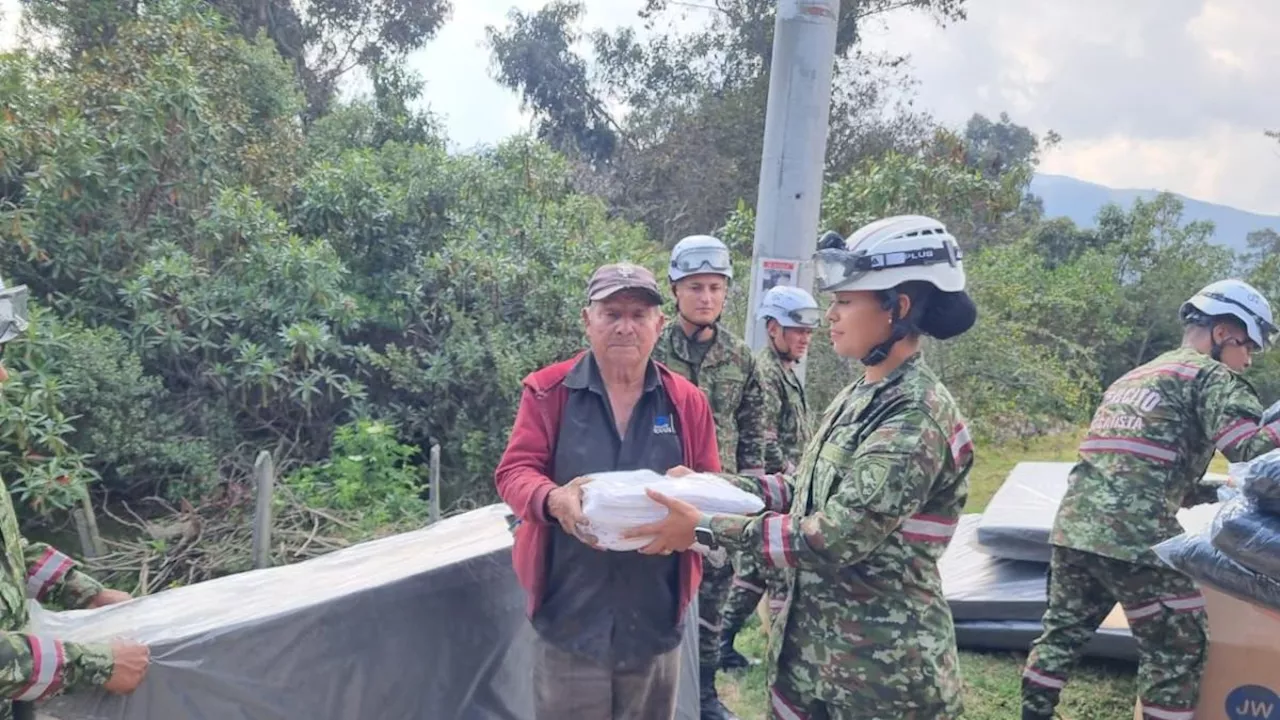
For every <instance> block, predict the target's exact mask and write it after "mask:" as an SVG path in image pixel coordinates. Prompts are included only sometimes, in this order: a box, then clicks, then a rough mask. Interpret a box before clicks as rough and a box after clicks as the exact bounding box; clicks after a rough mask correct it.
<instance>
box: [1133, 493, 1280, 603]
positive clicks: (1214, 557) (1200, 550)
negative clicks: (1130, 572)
mask: <svg viewBox="0 0 1280 720" xmlns="http://www.w3.org/2000/svg"><path fill="white" fill-rule="evenodd" d="M1222 507H1225V506H1220V505H1205V506H1201V507H1200V508H1196V509H1195V510H1196V512H1193V513H1189V514H1187V515H1180V517H1179V519H1180V520H1182V521H1183V527H1184V528H1185V530H1186V532H1184V533H1182V534H1181V535H1177V536H1175V537H1172V538H1170V539H1168V540H1165V541H1164V542H1162V543H1160V544H1159V545H1156V546H1155V552H1156V555H1158V556H1159V557H1160V559H1161V560H1163V561H1164V562H1165V563H1166V564H1168V565H1169V566H1170V567H1172V568H1174V569H1176V570H1179V571H1181V572H1183V573H1185V574H1186V575H1188V576H1189V577H1190V578H1191V579H1192V580H1195V581H1196V582H1199V583H1202V584H1204V585H1208V586H1210V587H1213V588H1216V589H1217V590H1220V591H1221V592H1224V593H1226V594H1228V595H1231V596H1233V597H1235V598H1237V599H1239V600H1243V601H1245V602H1248V603H1253V604H1255V605H1262V606H1264V607H1268V608H1271V609H1273V610H1280V582H1278V581H1276V580H1274V579H1272V578H1269V577H1267V576H1265V575H1262V574H1260V573H1256V572H1254V571H1252V570H1250V569H1249V568H1247V567H1245V566H1244V565H1241V564H1240V563H1238V562H1236V561H1235V560H1232V559H1231V558H1229V557H1227V556H1226V555H1225V554H1223V553H1222V551H1220V550H1218V549H1217V548H1215V547H1214V546H1213V542H1212V541H1211V540H1210V537H1209V536H1210V533H1211V531H1212V529H1211V528H1212V525H1213V522H1214V518H1215V516H1216V514H1217V511H1219V510H1220V509H1221V508H1222Z"/></svg>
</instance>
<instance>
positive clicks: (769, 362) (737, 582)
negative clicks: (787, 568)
mask: <svg viewBox="0 0 1280 720" xmlns="http://www.w3.org/2000/svg"><path fill="white" fill-rule="evenodd" d="M756 369H757V370H758V371H759V373H760V387H761V389H762V390H763V393H764V425H765V428H766V429H765V440H766V442H767V443H768V445H767V446H766V448H765V462H764V469H765V472H768V473H787V474H791V473H794V472H795V470H796V467H797V466H798V465H799V464H800V455H801V454H802V453H803V452H804V448H805V446H806V445H808V444H809V437H810V436H811V435H812V434H813V433H812V431H811V429H810V427H809V404H808V401H807V400H806V399H805V395H804V385H803V384H801V382H800V378H799V377H797V376H796V374H795V371H794V370H792V369H791V368H789V367H787V366H785V365H783V364H782V358H781V357H779V356H778V353H777V351H776V350H774V349H773V348H772V347H765V348H762V349H761V350H760V351H759V352H757V353H756ZM775 428H776V430H775ZM736 560H737V569H738V572H737V575H736V576H734V578H733V584H732V586H731V587H730V588H729V598H728V600H726V601H725V606H724V622H723V624H724V627H725V634H724V636H723V637H724V638H725V641H726V642H728V643H732V641H733V636H734V635H736V634H737V631H738V630H739V629H741V627H742V625H743V624H744V623H745V622H746V620H747V618H748V617H750V616H751V613H752V611H753V610H755V608H756V606H757V605H759V604H760V598H761V597H762V596H763V595H764V594H765V593H766V591H767V592H768V594H769V613H770V617H775V616H776V615H777V613H778V611H779V610H781V609H782V605H783V603H785V602H786V600H787V589H786V585H785V579H786V576H785V574H784V573H783V572H782V570H781V569H780V568H770V567H766V566H763V565H761V564H760V563H759V562H757V561H756V560H755V557H754V555H753V554H752V553H749V552H748V553H740V554H739V555H738V557H737V558H736ZM721 652H722V653H723V648H722V650H721Z"/></svg>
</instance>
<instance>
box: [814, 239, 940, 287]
mask: <svg viewBox="0 0 1280 720" xmlns="http://www.w3.org/2000/svg"><path fill="white" fill-rule="evenodd" d="M963 257H964V253H963V252H962V251H961V250H960V246H958V245H956V244H955V243H953V242H951V241H949V240H944V241H943V243H942V246H941V247H924V248H920V249H918V250H898V251H894V252H887V253H868V252H867V251H866V250H859V251H857V252H849V251H848V250H845V249H844V248H842V247H826V248H823V249H820V250H818V252H816V253H814V256H813V258H814V273H815V275H816V279H817V281H818V287H819V289H821V290H823V291H828V290H831V289H832V288H836V287H839V286H841V285H846V284H848V283H851V282H855V281H857V280H860V279H861V278H862V277H863V276H865V275H866V274H867V273H869V272H876V271H879V270H892V269H894V268H902V267H914V266H919V265H936V264H939V263H949V264H951V265H955V264H956V263H958V262H959V261H960V259H961V258H963Z"/></svg>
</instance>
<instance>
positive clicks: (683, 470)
mask: <svg viewBox="0 0 1280 720" xmlns="http://www.w3.org/2000/svg"><path fill="white" fill-rule="evenodd" d="M692 474H693V471H692V470H690V469H689V468H687V467H685V466H684V465H677V466H675V467H673V468H671V469H670V470H668V471H667V476H668V477H677V478H678V477H684V476H685V475H692Z"/></svg>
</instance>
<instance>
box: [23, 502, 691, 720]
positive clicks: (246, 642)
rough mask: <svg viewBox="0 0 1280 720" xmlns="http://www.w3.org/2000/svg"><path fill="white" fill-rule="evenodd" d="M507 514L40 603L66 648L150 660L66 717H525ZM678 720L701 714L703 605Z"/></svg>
mask: <svg viewBox="0 0 1280 720" xmlns="http://www.w3.org/2000/svg"><path fill="white" fill-rule="evenodd" d="M508 512H509V510H508V509H507V507H506V506H505V505H494V506H490V507H487V508H482V509H480V510H475V511H473V512H470V513H466V514H465V515H460V516H457V517H453V518H449V519H447V520H444V521H442V522H440V523H437V524H436V525H433V526H431V527H428V528H425V529H422V530H418V531H415V532H411V533H405V534H402V535H396V536H393V537H388V538H383V539H380V540H375V541H372V542H368V543H362V544H360V545H357V546H355V547H351V548H347V549H345V550H340V551H337V552H334V553H331V554H329V555H326V556H323V557H320V558H315V559H313V560H308V561H306V562H302V563H298V564H295V565H287V566H282V567H277V568H269V569H265V570H258V571H254V572H247V573H241V574H238V575H232V576H229V577H224V578H219V579H216V580H211V581H208V582H203V583H199V584H196V585H191V586H188V587H182V588H176V589H173V590H168V591H165V592H161V593H157V594H155V595H151V596H147V597H143V598H139V599H137V600H134V601H131V602H128V603H123V604H121V605H115V606H109V607H106V608H101V609H97V610H78V611H70V612H57V613H53V612H48V611H44V610H41V609H39V608H38V607H37V608H36V611H35V613H34V616H33V626H34V627H35V629H36V631H37V632H46V633H50V634H53V635H55V636H57V637H61V638H63V639H66V640H78V641H85V642H88V641H105V640H109V639H110V638H112V637H116V636H125V637H130V638H133V639H136V640H139V641H142V642H145V643H147V644H148V645H150V646H151V652H152V660H153V664H152V667H151V669H150V671H149V672H148V675H147V678H146V680H145V681H144V682H143V684H142V686H141V687H140V688H139V689H138V690H137V691H136V692H135V693H134V694H132V695H129V696H126V697H119V696H110V695H107V694H105V693H102V692H88V693H75V694H68V695H64V696H61V697H59V698H55V699H54V700H52V701H50V702H49V703H48V705H47V706H46V707H44V708H42V712H43V713H44V714H45V715H47V716H49V717H52V718H56V719H57V720H157V719H164V720H178V719H179V718H181V719H182V720H250V719H251V720H303V719H305V720H330V719H331V720H352V719H353V718H378V720H399V719H401V718H404V719H406V720H408V719H411V718H412V719H421V720H427V719H431V720H439V719H441V718H459V719H460V720H527V719H531V718H533V687H532V675H531V673H532V657H533V655H532V645H531V640H532V638H533V631H532V630H531V629H530V627H529V623H528V621H527V620H526V619H525V616H524V607H525V597H524V593H523V591H522V590H521V588H520V586H519V585H518V584H517V582H516V579H515V573H514V572H513V571H512V568H511V534H510V532H509V531H508V529H507V523H506V520H505V516H506V515H507V513H508ZM689 613H690V614H689V615H688V616H687V617H686V620H685V638H684V644H683V647H682V651H681V656H682V667H681V686H680V697H679V710H678V713H677V717H679V718H681V719H682V720H686V719H687V720H694V719H695V718H697V717H698V663H697V625H698V624H697V621H696V618H697V608H696V607H692V608H691V609H690V610H689Z"/></svg>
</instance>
